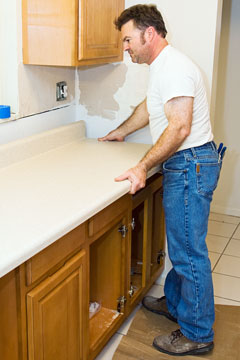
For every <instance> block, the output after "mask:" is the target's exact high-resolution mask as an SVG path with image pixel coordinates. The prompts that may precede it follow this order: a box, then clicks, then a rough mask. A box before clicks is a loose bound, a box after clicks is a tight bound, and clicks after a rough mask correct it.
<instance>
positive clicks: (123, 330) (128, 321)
mask: <svg viewBox="0 0 240 360" xmlns="http://www.w3.org/2000/svg"><path fill="white" fill-rule="evenodd" d="M141 306H142V305H141V304H139V305H138V306H136V308H135V309H134V310H133V311H132V312H131V314H130V315H129V316H128V318H127V319H126V320H125V321H124V323H123V324H122V325H121V327H120V328H119V329H118V331H117V332H118V334H122V335H127V332H128V329H129V328H130V326H131V323H132V321H133V319H134V316H135V315H136V312H137V311H138V310H139V309H140V307H141Z"/></svg>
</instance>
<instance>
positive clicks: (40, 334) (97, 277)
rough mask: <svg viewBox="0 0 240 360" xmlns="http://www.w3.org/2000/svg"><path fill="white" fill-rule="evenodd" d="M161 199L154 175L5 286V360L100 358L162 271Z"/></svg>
mask: <svg viewBox="0 0 240 360" xmlns="http://www.w3.org/2000/svg"><path fill="white" fill-rule="evenodd" d="M161 194H162V178H161V176H159V175H155V176H153V177H151V178H150V179H149V180H148V182H147V186H146V188H144V189H142V190H141V191H139V192H138V193H137V194H136V195H134V196H131V195H130V194H126V195H124V196H123V197H121V198H120V199H119V200H117V201H115V202H114V203H112V204H111V205H109V206H108V207H106V208H105V209H103V210H102V211H100V212H99V213H97V214H96V215H94V216H93V217H92V218H90V219H89V220H87V221H86V222H85V223H83V224H81V225H80V226H78V227H77V228H76V229H74V230H73V231H71V232H70V233H68V234H66V235H65V236H63V237H62V238H61V239H59V240H58V241H56V242H54V243H53V244H52V245H50V246H49V247H47V248H45V249H44V250H42V251H41V252H40V253H38V254H36V255H35V256H33V257H32V258H31V259H29V260H28V261H26V262H25V263H24V264H22V265H21V266H19V267H18V268H17V269H15V270H14V271H12V272H11V273H9V274H7V275H6V276H5V277H3V278H2V279H0V320H1V327H0V358H1V359H4V360H15V359H16V360H43V359H45V360H52V359H57V360H61V359H62V360H65V359H71V360H92V359H94V358H95V357H96V356H97V354H98V353H99V352H100V350H101V349H102V348H103V346H104V345H105V344H106V343H107V341H108V340H109V339H110V337H111V336H112V335H113V334H114V333H115V332H116V331H117V329H118V328H119V327H120V325H121V324H122V322H123V321H124V320H125V319H126V317H127V316H128V314H129V313H130V312H131V311H132V309H133V308H134V307H135V306H136V304H137V303H139V302H140V301H141V299H142V297H143V296H144V295H145V294H146V292H147V291H148V289H149V288H150V287H151V286H152V284H153V283H154V281H155V280H156V278H157V277H158V276H159V275H160V273H161V271H162V270H163V265H164V218H163V210H162V198H161ZM94 303H95V304H98V305H99V307H98V311H97V312H95V313H94V314H92V313H90V312H89V308H90V305H92V304H94Z"/></svg>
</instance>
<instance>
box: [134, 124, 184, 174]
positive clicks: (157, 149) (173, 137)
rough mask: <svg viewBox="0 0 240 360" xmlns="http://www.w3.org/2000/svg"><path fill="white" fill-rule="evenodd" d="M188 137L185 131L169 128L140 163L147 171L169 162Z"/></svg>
mask: <svg viewBox="0 0 240 360" xmlns="http://www.w3.org/2000/svg"><path fill="white" fill-rule="evenodd" d="M187 136H188V132H187V131H185V129H178V128H175V127H172V126H168V127H167V128H166V129H165V131H164V132H163V133H162V135H161V136H160V138H159V139H158V141H157V142H156V144H155V145H153V146H152V148H151V149H150V150H149V151H148V152H147V154H146V155H145V156H144V157H143V158H142V160H141V161H140V162H139V165H141V166H142V167H143V168H144V169H145V170H146V171H148V170H150V169H151V168H153V167H154V166H156V165H157V164H159V163H162V162H163V161H165V160H167V159H168V158H169V157H170V156H171V155H173V154H174V153H175V152H176V151H177V149H178V148H179V147H180V146H181V144H182V143H183V141H184V140H185V139H186V137H187Z"/></svg>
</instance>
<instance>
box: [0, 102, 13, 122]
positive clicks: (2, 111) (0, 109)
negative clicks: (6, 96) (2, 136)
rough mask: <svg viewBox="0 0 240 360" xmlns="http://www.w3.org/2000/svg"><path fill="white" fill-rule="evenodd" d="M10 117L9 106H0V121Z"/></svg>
mask: <svg viewBox="0 0 240 360" xmlns="http://www.w3.org/2000/svg"><path fill="white" fill-rule="evenodd" d="M10 117H11V110H10V106H8V105H0V119H7V118H10Z"/></svg>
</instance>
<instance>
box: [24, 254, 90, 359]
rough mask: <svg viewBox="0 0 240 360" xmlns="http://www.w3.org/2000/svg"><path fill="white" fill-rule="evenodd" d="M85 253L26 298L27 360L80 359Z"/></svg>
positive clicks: (83, 307)
mask: <svg viewBox="0 0 240 360" xmlns="http://www.w3.org/2000/svg"><path fill="white" fill-rule="evenodd" d="M85 261H86V256H85V251H81V252H80V253H79V254H77V255H75V256H74V257H73V258H72V259H71V260H69V261H68V262H67V263H66V264H65V266H63V267H62V268H61V269H60V270H59V271H57V272H56V273H55V274H54V275H52V276H51V277H49V278H47V279H46V280H44V281H43V282H42V283H41V284H40V285H38V286H37V287H36V288H35V289H33V290H32V291H30V292H29V293H28V294H27V317H28V344H29V360H52V359H58V360H65V359H72V360H80V359H83V345H84V343H85V341H84V339H85V332H84V329H83V323H84V321H83V318H84V317H85V316H87V314H88V307H87V304H86V303H85V299H84V294H83V291H84V287H85V284H86V279H85V272H86V268H85Z"/></svg>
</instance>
